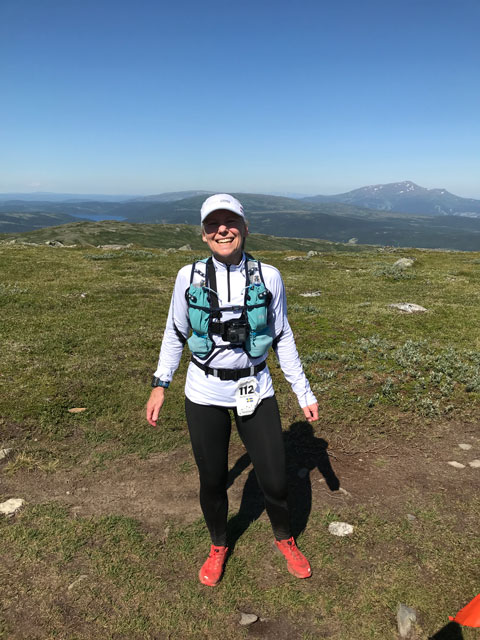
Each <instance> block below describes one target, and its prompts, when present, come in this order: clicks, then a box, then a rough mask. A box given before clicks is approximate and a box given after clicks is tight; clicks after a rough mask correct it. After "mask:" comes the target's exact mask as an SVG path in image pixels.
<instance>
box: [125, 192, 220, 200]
mask: <svg viewBox="0 0 480 640" xmlns="http://www.w3.org/2000/svg"><path fill="white" fill-rule="evenodd" d="M207 193H211V192H210V191H168V192H166V193H159V194H158V195H153V196H142V197H136V198H135V199H134V200H133V201H134V202H142V201H149V202H176V201H177V200H185V198H192V197H193V196H199V195H202V194H207Z"/></svg>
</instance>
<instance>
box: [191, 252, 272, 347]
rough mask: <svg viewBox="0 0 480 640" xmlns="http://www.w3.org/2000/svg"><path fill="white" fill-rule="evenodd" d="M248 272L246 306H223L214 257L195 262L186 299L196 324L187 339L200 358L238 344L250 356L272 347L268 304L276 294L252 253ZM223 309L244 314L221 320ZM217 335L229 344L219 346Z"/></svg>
mask: <svg viewBox="0 0 480 640" xmlns="http://www.w3.org/2000/svg"><path fill="white" fill-rule="evenodd" d="M245 274H246V282H245V284H246V286H245V295H244V301H243V305H242V306H239V305H235V306H227V307H220V306H219V303H218V296H217V291H216V289H217V284H216V276H215V267H214V265H213V261H212V258H206V259H204V260H199V261H197V262H194V263H193V265H192V273H191V276H190V286H189V288H188V289H187V290H186V291H185V298H186V300H187V305H188V319H189V322H190V326H191V327H192V335H191V336H190V338H189V339H188V340H187V342H188V346H189V347H190V350H191V352H192V353H193V354H194V355H195V356H196V357H197V358H199V359H201V360H205V359H206V358H208V357H209V356H210V355H211V354H212V352H213V351H214V349H216V348H217V349H232V348H234V347H241V348H242V349H243V350H244V351H245V353H246V354H247V355H249V356H250V357H252V358H258V357H259V356H262V355H263V354H265V353H266V352H267V351H268V349H269V348H270V346H271V344H272V342H273V336H272V335H271V333H270V329H269V327H268V305H269V304H270V301H271V299H272V294H271V293H270V291H268V289H267V288H266V287H265V283H264V281H263V276H262V269H261V265H260V262H259V261H258V260H254V259H253V258H252V257H251V256H249V255H247V256H246V268H245ZM222 311H241V315H240V317H239V318H234V319H231V320H227V321H225V322H220V318H221V314H222ZM214 334H216V335H220V336H222V339H223V340H224V341H227V342H228V343H229V344H227V345H220V346H217V345H216V344H215V342H214V341H213V339H212V335H214Z"/></svg>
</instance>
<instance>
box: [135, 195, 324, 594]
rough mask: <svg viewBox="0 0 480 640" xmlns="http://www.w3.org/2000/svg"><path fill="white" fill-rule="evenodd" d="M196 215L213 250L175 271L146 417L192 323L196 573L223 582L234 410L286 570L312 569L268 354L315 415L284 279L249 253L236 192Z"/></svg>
mask: <svg viewBox="0 0 480 640" xmlns="http://www.w3.org/2000/svg"><path fill="white" fill-rule="evenodd" d="M200 217H201V223H202V239H203V241H204V242H205V243H206V244H207V245H208V247H209V249H210V251H211V253H212V258H210V259H208V260H206V261H199V262H197V263H194V264H193V265H187V266H185V267H183V268H182V269H180V271H179V272H178V275H177V279H176V283H175V288H174V291H173V296H172V301H171V304H170V311H169V314H168V319H167V325H166V329H165V333H164V337H163V341H162V347H161V350H160V358H159V362H158V367H157V370H156V372H155V375H154V378H153V382H152V386H153V387H154V388H153V390H152V393H151V396H150V399H149V401H148V404H147V420H148V422H149V423H150V424H151V425H153V426H155V425H156V422H157V419H158V414H159V411H160V409H161V407H162V405H163V402H164V398H165V390H166V389H167V388H168V386H169V383H170V381H171V379H172V377H173V374H174V372H175V370H176V368H177V367H178V363H179V361H180V357H181V354H182V350H183V347H184V344H185V342H187V336H188V334H189V332H190V330H192V335H191V336H190V338H189V339H188V345H189V347H190V349H191V351H192V361H191V362H190V365H189V367H188V372H187V379H186V383H185V396H186V398H185V409H186V416H187V423H188V429H189V432H190V439H191V443H192V448H193V453H194V457H195V461H196V463H197V466H198V471H199V477H200V504H201V507H202V511H203V514H204V517H205V521H206V523H207V526H208V529H209V532H210V536H211V539H212V545H211V549H210V554H209V556H208V558H207V560H206V562H205V563H204V565H203V566H202V568H201V569H200V572H199V579H200V582H202V583H203V584H205V585H208V586H215V585H216V584H218V582H219V581H220V579H221V577H222V574H223V568H224V564H225V560H226V556H227V551H228V547H227V539H226V531H227V512H228V498H227V490H226V486H227V475H228V445H229V439H230V431H231V419H230V413H229V410H233V412H234V415H235V421H236V424H237V429H238V432H239V434H240V437H241V438H242V441H243V443H244V445H245V447H246V449H247V451H248V454H249V456H250V459H251V460H252V463H253V466H254V469H255V473H256V476H257V479H258V483H259V485H260V487H261V489H262V491H263V493H264V497H265V507H266V510H267V513H268V516H269V518H270V521H271V524H272V528H273V532H274V535H275V544H276V545H277V547H278V548H279V550H280V551H281V552H282V553H283V555H284V556H285V558H286V560H287V568H288V570H289V571H290V573H292V574H293V575H295V576H296V577H298V578H308V577H310V575H311V568H310V565H309V563H308V561H307V559H306V558H305V557H304V556H303V554H302V553H301V552H300V551H299V550H298V548H297V546H296V544H295V541H294V539H293V537H292V536H291V533H290V526H289V517H288V508H287V478H286V468H285V452H284V444H283V437H282V429H281V423H280V416H279V412H278V406H277V401H276V398H275V395H274V391H273V386H272V379H271V376H270V373H269V370H268V367H267V366H266V362H265V360H266V358H267V351H268V348H269V346H270V345H272V346H273V348H274V350H275V353H276V355H277V358H278V361H279V363H280V366H281V368H282V370H283V373H284V375H285V377H286V379H287V380H288V382H290V384H291V386H292V389H293V391H294V393H295V394H296V395H297V398H298V401H299V404H300V406H301V407H302V409H303V412H304V414H305V417H306V419H307V420H308V421H309V422H313V421H315V420H317V419H318V405H317V401H316V399H315V396H314V395H313V393H312V391H311V389H310V385H309V383H308V380H307V379H306V377H305V374H304V373H303V369H302V365H301V363H300V360H299V357H298V353H297V350H296V347H295V342H294V338H293V334H292V330H291V328H290V325H289V324H288V320H287V311H286V298H285V289H284V285H283V281H282V278H281V276H280V273H279V272H278V270H277V269H275V267H272V266H270V265H267V264H263V263H262V264H261V263H259V262H257V261H255V260H254V259H253V258H251V256H248V255H246V254H245V253H244V250H243V249H244V244H245V239H246V237H247V235H248V228H247V224H246V220H245V215H244V212H243V207H242V205H241V204H240V202H239V201H238V200H236V199H235V198H234V197H232V196H231V195H228V194H222V193H221V194H216V195H213V196H211V197H210V198H207V200H205V202H204V203H203V205H202V208H201V215H200Z"/></svg>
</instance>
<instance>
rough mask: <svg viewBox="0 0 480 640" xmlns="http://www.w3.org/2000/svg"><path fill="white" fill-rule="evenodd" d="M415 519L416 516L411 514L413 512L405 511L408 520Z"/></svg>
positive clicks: (412, 520)
mask: <svg viewBox="0 0 480 640" xmlns="http://www.w3.org/2000/svg"><path fill="white" fill-rule="evenodd" d="M416 519H417V517H416V516H414V515H413V513H407V520H410V522H414V521H415V520H416Z"/></svg>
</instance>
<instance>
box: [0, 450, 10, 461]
mask: <svg viewBox="0 0 480 640" xmlns="http://www.w3.org/2000/svg"><path fill="white" fill-rule="evenodd" d="M11 452H12V449H0V460H4V458H8V456H9V455H10V453H11Z"/></svg>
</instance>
